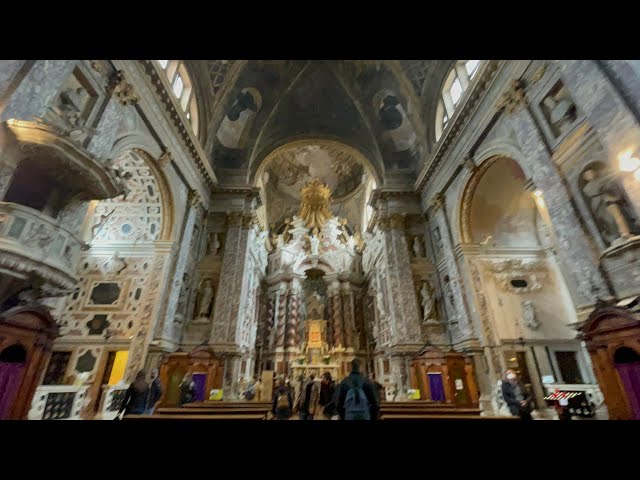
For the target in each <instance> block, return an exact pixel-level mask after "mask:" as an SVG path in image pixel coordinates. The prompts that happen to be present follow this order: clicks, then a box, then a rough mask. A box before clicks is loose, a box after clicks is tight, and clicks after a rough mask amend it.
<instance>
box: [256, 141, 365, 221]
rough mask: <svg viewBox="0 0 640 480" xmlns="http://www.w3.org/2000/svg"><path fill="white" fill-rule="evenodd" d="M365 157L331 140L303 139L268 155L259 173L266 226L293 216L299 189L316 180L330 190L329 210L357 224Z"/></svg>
mask: <svg viewBox="0 0 640 480" xmlns="http://www.w3.org/2000/svg"><path fill="white" fill-rule="evenodd" d="M365 162H366V160H365V158H364V157H363V156H362V155H361V154H360V153H359V152H358V151H357V150H355V149H353V148H351V147H349V146H348V145H345V144H342V143H339V142H334V141H330V140H323V139H318V140H302V141H296V142H292V143H289V144H287V145H284V146H282V147H280V148H278V149H276V150H274V151H273V152H272V153H271V154H269V155H268V156H267V158H266V159H265V161H264V163H263V166H262V168H261V171H260V173H259V184H260V186H261V187H262V189H263V195H264V196H263V200H264V202H263V203H264V204H265V206H266V215H267V221H268V223H274V224H279V223H281V222H282V221H283V220H284V219H285V218H286V217H291V216H293V215H295V214H296V212H297V210H298V208H299V206H300V190H301V188H302V187H303V186H304V185H306V184H307V183H309V182H311V181H313V180H314V179H316V178H317V179H318V180H320V181H321V182H323V183H326V184H327V185H329V188H330V189H331V210H332V212H333V213H334V215H337V216H340V217H344V218H347V220H348V221H349V224H350V225H351V226H352V227H355V226H357V225H359V224H360V220H361V218H360V217H361V215H362V208H363V207H364V188H363V187H364V185H365V184H366V183H367V182H368V181H370V179H371V178H372V177H370V176H369V173H368V167H367V166H366V165H365Z"/></svg>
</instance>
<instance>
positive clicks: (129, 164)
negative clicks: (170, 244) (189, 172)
mask: <svg viewBox="0 0 640 480" xmlns="http://www.w3.org/2000/svg"><path fill="white" fill-rule="evenodd" d="M123 146H124V145H120V147H121V148H122V147H123ZM127 147H128V148H126V149H123V148H122V149H119V150H116V151H119V154H118V155H117V156H116V157H115V158H116V159H115V160H114V161H113V166H114V168H115V169H117V170H119V171H120V174H121V175H127V176H129V178H128V180H127V188H128V189H129V192H127V193H126V196H125V195H121V196H119V197H116V198H114V199H109V200H104V201H100V202H97V203H96V204H94V205H93V208H92V209H91V211H90V218H89V225H88V228H89V231H88V235H89V236H90V238H91V240H92V241H94V240H98V241H100V240H102V241H131V242H134V243H137V242H139V241H159V240H164V241H166V240H170V239H171V237H172V231H173V217H174V212H173V210H174V209H173V205H174V204H173V197H172V195H171V189H170V187H169V183H168V181H167V179H166V177H165V175H164V174H163V172H161V171H160V169H159V168H158V166H157V163H156V161H155V160H153V157H152V156H151V155H150V154H149V153H147V151H146V150H144V149H142V148H138V147H133V145H132V144H129V145H127ZM132 147H133V148H132ZM133 219H136V221H135V222H133V221H132V220H133Z"/></svg>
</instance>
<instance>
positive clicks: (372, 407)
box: [336, 358, 380, 420]
mask: <svg viewBox="0 0 640 480" xmlns="http://www.w3.org/2000/svg"><path fill="white" fill-rule="evenodd" d="M360 365H361V362H360V360H359V359H357V358H354V359H353V360H352V361H351V373H350V374H349V376H348V377H347V378H345V379H344V380H342V382H340V385H339V386H338V388H337V390H336V407H337V409H338V414H339V415H340V419H341V420H376V419H377V418H378V414H379V412H380V402H379V401H378V395H377V394H376V391H375V390H376V387H375V386H374V385H373V383H372V382H371V380H369V379H368V378H366V377H363V376H362V374H361V373H360Z"/></svg>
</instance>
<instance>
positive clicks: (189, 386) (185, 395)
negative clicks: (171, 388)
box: [180, 374, 195, 406]
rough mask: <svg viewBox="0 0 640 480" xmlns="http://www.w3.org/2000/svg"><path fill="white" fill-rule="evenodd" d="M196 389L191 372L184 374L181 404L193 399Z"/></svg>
mask: <svg viewBox="0 0 640 480" xmlns="http://www.w3.org/2000/svg"><path fill="white" fill-rule="evenodd" d="M194 391H195V383H194V382H193V376H192V375H191V374H187V375H185V376H184V378H183V379H182V383H181V384H180V406H182V405H184V404H185V403H191V402H192V401H193V393H194Z"/></svg>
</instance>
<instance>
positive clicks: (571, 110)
mask: <svg viewBox="0 0 640 480" xmlns="http://www.w3.org/2000/svg"><path fill="white" fill-rule="evenodd" d="M541 109H542V111H543V113H544V115H545V118H546V120H547V122H548V123H549V126H550V127H551V130H552V131H553V134H554V135H555V137H556V138H558V137H560V136H562V135H563V134H565V133H566V132H568V131H569V129H570V128H571V127H572V125H573V123H574V122H575V121H576V119H577V117H578V114H577V111H576V106H575V104H574V103H573V100H571V97H570V96H569V92H568V91H567V89H566V88H565V87H564V85H562V83H561V82H558V83H557V84H556V85H555V86H554V87H553V89H551V91H550V92H549V93H548V94H547V96H546V97H545V98H544V99H543V100H542V105H541Z"/></svg>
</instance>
